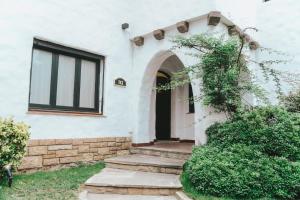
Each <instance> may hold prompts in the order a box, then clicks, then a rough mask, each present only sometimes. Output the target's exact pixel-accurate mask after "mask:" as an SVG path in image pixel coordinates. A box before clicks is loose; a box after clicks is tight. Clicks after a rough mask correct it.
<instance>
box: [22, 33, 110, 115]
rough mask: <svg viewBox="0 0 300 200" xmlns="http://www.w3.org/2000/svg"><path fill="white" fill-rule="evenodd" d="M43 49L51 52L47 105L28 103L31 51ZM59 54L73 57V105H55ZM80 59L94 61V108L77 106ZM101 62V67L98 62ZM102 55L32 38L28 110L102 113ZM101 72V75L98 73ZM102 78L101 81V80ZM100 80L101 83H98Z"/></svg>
mask: <svg viewBox="0 0 300 200" xmlns="http://www.w3.org/2000/svg"><path fill="white" fill-rule="evenodd" d="M35 49H37V50H43V51H47V52H49V53H52V69H51V83H50V99H49V105H45V104H35V103H30V95H31V94H30V93H31V80H32V63H33V51H34V50H35ZM59 55H65V56H70V57H73V58H75V77H74V94H73V95H74V96H73V106H59V105H56V96H57V77H58V59H59ZM81 60H88V61H91V62H94V63H96V73H95V99H94V108H83V107H79V104H80V103H79V101H80V79H81V76H80V73H81ZM101 62H102V67H100V64H101ZM104 65H105V59H104V56H101V55H97V54H94V53H89V52H86V51H83V50H78V49H74V48H71V47H67V46H64V45H61V44H55V43H52V42H49V41H44V40H41V39H37V38H34V40H33V47H32V56H31V68H30V85H29V98H28V110H29V111H31V110H39V111H40V110H41V111H63V112H83V113H84V112H92V113H97V114H102V113H103V91H104V90H103V87H104ZM101 74H102V77H100V75H101ZM101 80H102V81H101ZM100 81H101V83H100ZM100 87H102V89H101V91H102V94H101V107H100V109H99V102H100V99H99V96H100V95H99V94H100V91H99V90H100Z"/></svg>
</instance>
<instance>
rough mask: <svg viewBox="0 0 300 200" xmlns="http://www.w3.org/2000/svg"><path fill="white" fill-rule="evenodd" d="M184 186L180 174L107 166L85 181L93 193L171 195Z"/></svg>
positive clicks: (87, 187) (88, 189)
mask: <svg viewBox="0 0 300 200" xmlns="http://www.w3.org/2000/svg"><path fill="white" fill-rule="evenodd" d="M181 188H182V185H181V183H180V180H179V176H178V175H174V174H161V173H151V172H141V171H130V170H123V169H112V168H105V169H103V170H102V171H101V172H100V173H99V174H96V175H94V176H93V177H91V178H90V179H88V180H87V181H86V182H85V185H84V189H85V190H87V191H89V192H91V193H100V194H122V195H163V196H171V195H174V194H175V193H176V192H177V191H179V190H180V189H181Z"/></svg>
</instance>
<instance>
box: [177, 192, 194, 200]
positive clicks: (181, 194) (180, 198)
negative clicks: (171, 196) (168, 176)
mask: <svg viewBox="0 0 300 200" xmlns="http://www.w3.org/2000/svg"><path fill="white" fill-rule="evenodd" d="M175 197H176V199H177V200H192V199H191V198H190V197H188V196H187V195H186V194H184V192H182V191H179V192H176V194H175Z"/></svg>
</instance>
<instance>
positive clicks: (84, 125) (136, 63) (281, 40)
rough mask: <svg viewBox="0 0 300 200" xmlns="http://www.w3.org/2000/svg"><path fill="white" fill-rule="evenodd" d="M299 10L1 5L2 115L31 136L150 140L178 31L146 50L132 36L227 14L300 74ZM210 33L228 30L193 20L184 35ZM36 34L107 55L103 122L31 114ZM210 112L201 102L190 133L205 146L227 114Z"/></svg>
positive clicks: (96, 0) (99, 3) (238, 4)
mask: <svg viewBox="0 0 300 200" xmlns="http://www.w3.org/2000/svg"><path fill="white" fill-rule="evenodd" d="M299 6H300V3H299V2H298V1H297V0H286V1H282V0H271V2H268V3H265V4H262V2H261V1H260V0H255V1H253V0H242V1H241V0H226V1H223V0H188V1H182V0H161V1H153V0H126V1H119V0H64V1H61V0H43V1H40V0H0V72H1V73H0V116H2V117H7V116H13V117H15V118H16V120H22V121H25V122H26V123H28V124H30V125H31V127H32V128H31V132H32V135H31V138H71V137H72V138H79V137H98V136H128V135H130V134H132V135H133V136H134V142H149V141H151V140H152V139H153V133H152V136H151V134H149V132H150V133H151V132H153V126H151V123H152V124H153V121H152V122H151V119H150V118H151V117H150V116H151V114H150V107H151V106H150V102H151V98H150V96H151V87H152V86H153V81H154V80H153V78H154V77H155V74H156V71H157V70H158V67H159V66H160V64H161V63H162V62H163V61H164V59H166V58H167V57H168V56H170V55H173V54H172V53H170V52H168V51H167V50H168V49H169V48H170V47H171V46H172V44H171V43H170V41H169V37H171V36H174V35H177V34H178V32H177V31H176V30H175V27H174V26H173V27H169V28H170V29H168V30H167V32H166V37H167V38H166V39H164V40H162V41H157V40H155V39H154V38H153V36H152V35H151V34H148V35H146V36H145V45H144V46H143V47H136V46H134V45H132V43H131V42H130V38H132V37H134V36H136V35H140V34H143V35H144V34H145V33H151V32H152V31H153V30H155V29H158V28H162V27H166V26H169V25H172V24H175V23H176V22H178V21H182V20H185V19H189V18H193V17H197V16H201V15H204V14H207V13H208V12H209V11H211V10H221V11H222V12H223V14H224V15H225V16H227V17H228V18H229V19H232V20H233V21H234V22H236V23H237V24H238V25H240V26H241V27H247V26H252V25H255V26H257V27H258V28H259V29H260V30H261V32H260V34H259V35H254V37H255V38H257V39H259V42H260V43H261V44H263V45H264V46H268V47H272V48H275V49H277V50H283V51H287V52H288V53H290V54H291V55H293V56H294V58H295V59H294V61H293V62H292V63H290V64H288V66H285V68H286V69H290V70H291V71H295V70H298V69H299V64H300V60H299V59H300V56H299V53H300V52H299V51H300V50H299V48H298V47H299V46H300V39H299V37H298V35H299V33H300V28H298V27H299V26H298V24H297V19H298V18H297V17H299V15H300V14H299V12H298V11H299V10H300V7H299ZM124 22H128V23H129V24H130V28H129V29H128V30H126V31H122V30H121V28H120V26H121V24H122V23H124ZM206 31H212V32H215V31H217V32H218V31H219V32H221V33H226V32H227V30H226V27H225V26H224V25H219V26H218V27H208V26H207V24H206V21H205V20H204V19H203V20H202V21H196V22H192V23H191V24H190V32H189V33H188V34H184V35H191V34H196V33H201V32H206ZM34 36H39V37H43V38H47V39H49V40H53V41H57V42H59V43H63V44H65V45H70V46H74V47H78V48H81V49H86V50H88V51H92V52H97V53H98V54H101V55H104V56H105V57H106V71H105V91H104V116H103V117H82V116H80V117H79V116H64V115H60V116H57V115H38V114H28V113H27V110H28V92H29V75H30V74H29V73H30V63H31V50H32V42H33V37H34ZM175 53H176V55H178V57H179V58H180V60H181V61H182V62H183V63H184V65H189V64H191V63H193V62H195V61H194V60H193V59H191V58H190V57H188V56H186V55H184V54H183V53H182V52H175ZM155 55H156V56H155ZM256 56H257V57H259V55H256ZM117 77H122V78H124V79H125V80H127V83H128V86H127V87H126V88H119V87H115V86H113V80H114V79H115V78H117ZM145 83H146V85H145ZM193 90H194V93H195V95H197V94H199V93H200V92H201V88H193ZM207 113H209V109H207V108H204V107H203V106H201V105H200V104H198V105H196V114H195V116H194V117H195V118H194V120H195V124H194V125H195V128H192V129H193V130H189V132H190V133H192V132H193V131H194V132H195V138H196V141H197V143H205V140H206V136H205V135H204V130H205V128H206V127H207V126H208V125H209V124H211V123H212V122H213V121H215V120H218V119H222V118H223V117H224V116H211V118H210V119H206V120H202V118H203V116H206V115H207ZM190 118H193V117H190ZM191 120H192V119H187V120H186V121H185V123H190V121H191ZM151 130H152V131H151ZM174 134H175V133H174ZM178 134H179V133H178ZM175 135H177V133H176V134H175ZM191 137H192V136H191V135H190V136H189V137H188V139H189V138H191ZM183 139H187V138H183Z"/></svg>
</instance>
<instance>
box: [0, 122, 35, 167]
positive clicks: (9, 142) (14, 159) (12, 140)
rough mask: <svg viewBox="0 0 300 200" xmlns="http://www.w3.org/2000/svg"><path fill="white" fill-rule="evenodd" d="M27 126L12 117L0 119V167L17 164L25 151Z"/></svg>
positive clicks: (27, 133)
mask: <svg viewBox="0 0 300 200" xmlns="http://www.w3.org/2000/svg"><path fill="white" fill-rule="evenodd" d="M28 139H29V127H28V126H27V125H25V124H24V123H16V122H14V121H13V120H12V119H0V169H1V167H3V166H4V165H7V164H12V165H13V166H18V165H19V164H20V161H21V159H22V158H23V156H24V154H25V151H26V149H25V148H26V144H27V141H28Z"/></svg>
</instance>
